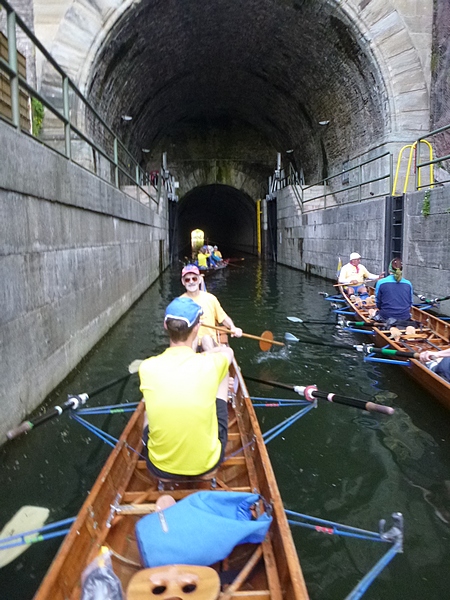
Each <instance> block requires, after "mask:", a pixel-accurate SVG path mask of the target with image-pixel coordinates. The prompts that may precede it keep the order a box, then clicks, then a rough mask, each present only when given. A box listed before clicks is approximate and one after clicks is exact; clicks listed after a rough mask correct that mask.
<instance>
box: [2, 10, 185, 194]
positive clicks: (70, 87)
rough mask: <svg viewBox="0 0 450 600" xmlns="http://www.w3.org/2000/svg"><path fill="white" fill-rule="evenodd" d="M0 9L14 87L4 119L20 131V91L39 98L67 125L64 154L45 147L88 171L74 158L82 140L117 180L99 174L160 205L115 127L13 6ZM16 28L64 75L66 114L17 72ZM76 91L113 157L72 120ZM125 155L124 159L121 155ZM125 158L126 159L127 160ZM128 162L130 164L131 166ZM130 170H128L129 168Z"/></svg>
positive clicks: (4, 69) (6, 66) (7, 71)
mask: <svg viewBox="0 0 450 600" xmlns="http://www.w3.org/2000/svg"><path fill="white" fill-rule="evenodd" d="M0 6H3V7H4V8H5V9H6V14H7V16H6V19H7V33H8V36H7V37H8V62H6V61H5V60H4V59H2V58H0V73H1V72H3V73H5V74H6V76H7V77H8V78H9V82H10V86H11V115H12V118H11V120H9V119H8V118H5V117H3V116H1V117H0V118H2V119H3V120H6V121H7V122H10V123H11V124H12V125H13V126H14V127H15V128H16V129H20V117H19V89H23V90H25V91H26V92H28V94H29V95H30V97H33V98H36V99H37V100H39V102H41V103H42V105H43V106H44V107H45V108H46V109H47V110H49V111H50V112H51V113H52V115H53V116H54V117H55V118H56V119H58V121H59V122H60V123H61V124H62V125H63V128H64V141H65V143H64V151H61V150H59V149H58V148H55V147H54V146H53V145H51V144H49V143H47V142H46V140H45V139H40V140H39V141H40V142H41V143H43V144H44V145H46V146H48V147H51V148H52V150H54V151H56V152H58V153H59V154H61V155H62V156H65V157H66V158H67V159H69V160H71V161H72V162H76V163H77V164H79V165H80V166H82V167H83V168H86V167H85V165H84V164H81V163H80V162H79V161H77V160H75V158H74V156H73V155H72V148H71V145H72V141H74V140H76V139H81V140H82V141H83V142H85V143H86V144H88V145H89V147H90V148H91V149H92V150H93V151H94V152H97V153H98V155H100V156H101V157H103V158H104V159H105V160H106V161H107V162H108V163H109V165H110V166H111V167H112V169H113V171H114V174H115V175H114V177H113V178H111V176H109V177H105V175H104V173H103V172H100V173H99V172H97V171H98V170H99V169H97V167H96V166H94V171H95V174H96V175H97V176H98V177H100V178H101V179H103V180H104V181H107V182H108V183H112V184H113V185H115V186H116V187H118V188H120V177H119V175H120V176H121V177H123V178H124V179H125V182H126V181H129V182H130V183H131V185H133V186H136V187H137V188H139V190H140V191H142V193H143V194H144V195H145V196H147V197H148V198H149V199H151V200H152V201H153V202H154V203H155V204H157V205H158V204H159V194H158V198H157V199H155V198H154V197H153V196H152V195H150V194H149V193H148V191H147V190H146V189H145V188H144V187H143V185H141V182H143V181H149V180H150V176H149V174H148V173H147V172H146V171H145V170H144V169H143V168H142V167H141V165H140V164H139V162H138V161H137V159H136V158H135V157H134V156H133V155H132V154H131V152H130V151H129V150H128V148H127V147H126V146H125V144H124V143H123V142H122V141H121V140H120V139H119V138H118V137H117V135H116V134H115V133H114V131H113V130H112V129H111V127H110V126H109V125H108V124H107V123H106V121H105V120H104V119H103V118H102V117H101V116H100V114H99V113H98V112H97V110H96V109H95V108H94V107H93V105H92V104H91V103H90V102H89V101H88V100H87V99H86V98H85V97H84V95H83V94H82V92H81V91H80V90H79V89H78V87H77V86H76V85H75V83H74V82H73V81H72V80H71V79H70V77H69V76H68V75H67V74H66V73H65V71H64V70H63V69H62V68H61V67H60V65H59V64H58V63H57V62H56V61H55V59H54V58H53V57H52V56H51V54H50V53H49V52H48V50H47V49H46V48H45V46H44V45H43V44H42V43H41V42H40V41H39V40H38V38H37V37H36V36H35V35H34V33H33V32H32V31H31V30H30V29H29V28H28V26H27V25H26V23H25V22H24V21H23V20H22V18H21V17H20V16H19V15H18V14H17V13H16V12H15V10H14V9H13V8H12V6H11V5H10V4H9V2H7V0H0ZM16 26H18V27H20V29H21V30H22V31H23V33H24V34H25V36H26V37H27V38H28V39H29V40H31V42H32V43H33V44H34V45H35V46H36V47H37V48H38V49H39V51H40V52H41V53H42V55H43V56H44V57H45V59H46V60H47V61H48V63H49V64H50V65H51V66H52V67H53V68H54V69H55V71H56V72H57V73H58V74H59V75H60V76H61V79H62V86H61V98H62V105H63V109H62V111H61V110H60V109H59V108H58V107H57V106H55V105H54V104H52V102H51V101H50V100H48V99H47V98H46V97H45V96H44V95H43V94H42V93H40V92H38V91H37V90H36V89H34V88H33V87H32V86H31V85H30V84H29V83H28V82H27V81H26V79H25V78H24V77H22V76H21V75H20V74H19V73H18V69H17V45H16ZM70 91H72V92H74V94H75V96H76V97H78V98H79V99H80V100H81V102H82V104H83V106H84V107H85V110H88V111H90V113H91V115H92V116H93V117H95V119H96V120H97V122H98V124H99V125H100V126H101V128H102V130H103V131H104V132H105V134H107V135H109V136H110V138H111V146H112V149H113V154H112V155H111V153H110V152H109V151H108V149H107V148H104V147H102V146H101V145H100V144H99V143H98V142H97V141H95V140H94V139H91V137H90V136H89V135H88V134H87V133H85V132H83V131H82V130H81V129H80V128H79V127H77V126H76V125H74V124H73V123H72V122H71V119H70V102H69V92H70ZM24 133H28V134H29V132H28V131H24ZM52 141H54V140H52ZM121 154H123V155H124V157H123V158H122V157H121V156H120V155H121ZM124 159H125V160H124ZM127 163H128V164H127ZM127 167H128V168H127ZM172 179H173V178H172ZM168 180H170V181H171V179H170V177H169V176H168V177H166V178H163V184H164V182H165V181H168Z"/></svg>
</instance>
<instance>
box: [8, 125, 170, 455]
mask: <svg viewBox="0 0 450 600" xmlns="http://www.w3.org/2000/svg"><path fill="white" fill-rule="evenodd" d="M0 139H1V140H2V143H1V144H0V215H1V219H0V232H1V240H2V243H1V244H0V281H1V287H0V297H1V306H2V310H1V313H0V340H1V342H0V343H1V362H0V374H1V381H2V385H1V389H0V411H1V415H2V418H1V420H0V443H1V442H3V441H4V440H5V432H6V431H7V430H8V429H9V428H11V426H13V425H16V424H18V423H19V422H20V421H21V420H22V419H23V417H24V416H25V415H26V414H28V413H29V412H30V411H31V410H33V409H34V408H35V407H36V406H38V405H39V404H40V403H41V402H42V400H43V399H44V398H45V397H46V395H47V394H48V393H49V392H50V391H51V390H52V389H54V388H55V386H57V385H58V384H59V383H60V382H61V381H62V379H64V377H66V376H67V375H68V374H69V373H70V371H71V370H72V369H73V368H74V367H75V366H76V365H77V363H78V362H79V361H80V360H81V359H82V358H83V356H85V355H86V353H87V352H88V351H89V350H90V349H91V348H92V347H93V346H94V344H95V343H96V342H98V341H99V340H100V339H101V337H102V336H103V335H105V333H106V332H107V331H108V329H110V327H111V326H112V325H113V324H114V323H115V322H116V321H117V319H118V318H119V317H120V316H121V315H122V314H124V313H125V312H126V311H127V310H128V308H129V307H130V306H131V305H132V304H133V302H134V301H135V300H136V299H137V298H138V297H139V296H140V295H141V294H142V293H143V292H144V291H145V290H146V289H147V288H148V287H149V286H150V285H151V283H152V282H153V281H154V280H155V279H156V278H157V277H158V275H159V273H160V270H162V269H164V268H165V267H166V266H167V264H168V253H167V248H168V238H167V229H168V228H167V206H166V205H165V202H163V201H161V205H160V206H159V208H157V209H155V208H156V205H154V206H155V208H152V207H150V208H149V207H148V206H145V205H143V204H141V203H139V202H137V201H136V200H134V199H132V198H130V197H129V196H127V195H125V194H124V193H122V192H121V191H120V190H118V189H115V188H114V187H112V186H110V185H108V184H107V183H105V182H103V181H102V180H100V179H99V178H97V177H95V176H94V175H91V174H90V173H88V172H87V171H85V170H84V169H82V168H80V167H78V166H76V165H75V164H72V163H70V162H69V161H68V160H67V159H65V158H64V157H62V156H60V155H58V154H57V153H55V152H52V151H51V150H49V149H48V148H45V147H43V146H42V145H41V144H39V143H38V142H36V141H35V140H34V139H32V138H30V137H27V136H25V135H20V134H17V133H16V132H15V131H14V130H13V129H12V128H11V127H9V126H7V125H6V124H4V123H2V122H0Z"/></svg>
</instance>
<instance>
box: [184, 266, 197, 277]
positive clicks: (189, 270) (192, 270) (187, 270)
mask: <svg viewBox="0 0 450 600" xmlns="http://www.w3.org/2000/svg"><path fill="white" fill-rule="evenodd" d="M187 273H195V274H196V275H200V271H199V270H198V267H197V266H195V265H186V266H185V267H184V269H183V270H182V271H181V277H184V276H185V275H186V274H187Z"/></svg>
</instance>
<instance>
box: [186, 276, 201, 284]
mask: <svg viewBox="0 0 450 600" xmlns="http://www.w3.org/2000/svg"><path fill="white" fill-rule="evenodd" d="M183 281H184V282H185V283H190V282H191V281H192V282H193V283H196V282H197V281H198V275H192V276H191V277H189V276H188V275H185V276H184V277H183Z"/></svg>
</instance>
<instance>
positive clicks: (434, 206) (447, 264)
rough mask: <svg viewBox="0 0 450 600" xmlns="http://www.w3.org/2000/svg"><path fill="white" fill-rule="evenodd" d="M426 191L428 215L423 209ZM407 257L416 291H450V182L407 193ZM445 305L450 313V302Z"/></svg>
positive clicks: (408, 273) (407, 270)
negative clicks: (449, 183) (429, 188)
mask: <svg viewBox="0 0 450 600" xmlns="http://www.w3.org/2000/svg"><path fill="white" fill-rule="evenodd" d="M425 195H427V197H428V200H429V212H430V214H429V215H428V216H424V214H423V212H422V211H423V207H424V197H425ZM403 260H404V263H405V265H406V266H405V276H406V277H407V278H408V279H410V280H411V281H412V283H413V285H414V290H415V291H416V292H418V293H421V294H424V295H426V296H427V297H428V298H429V297H444V296H448V295H449V294H450V186H448V185H447V186H440V187H437V188H434V189H433V190H430V191H429V192H425V191H421V192H415V193H412V194H408V195H407V196H406V201H405V225H404V244H403ZM441 309H442V311H443V312H445V313H446V314H450V302H449V301H447V302H443V303H442V305H441Z"/></svg>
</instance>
